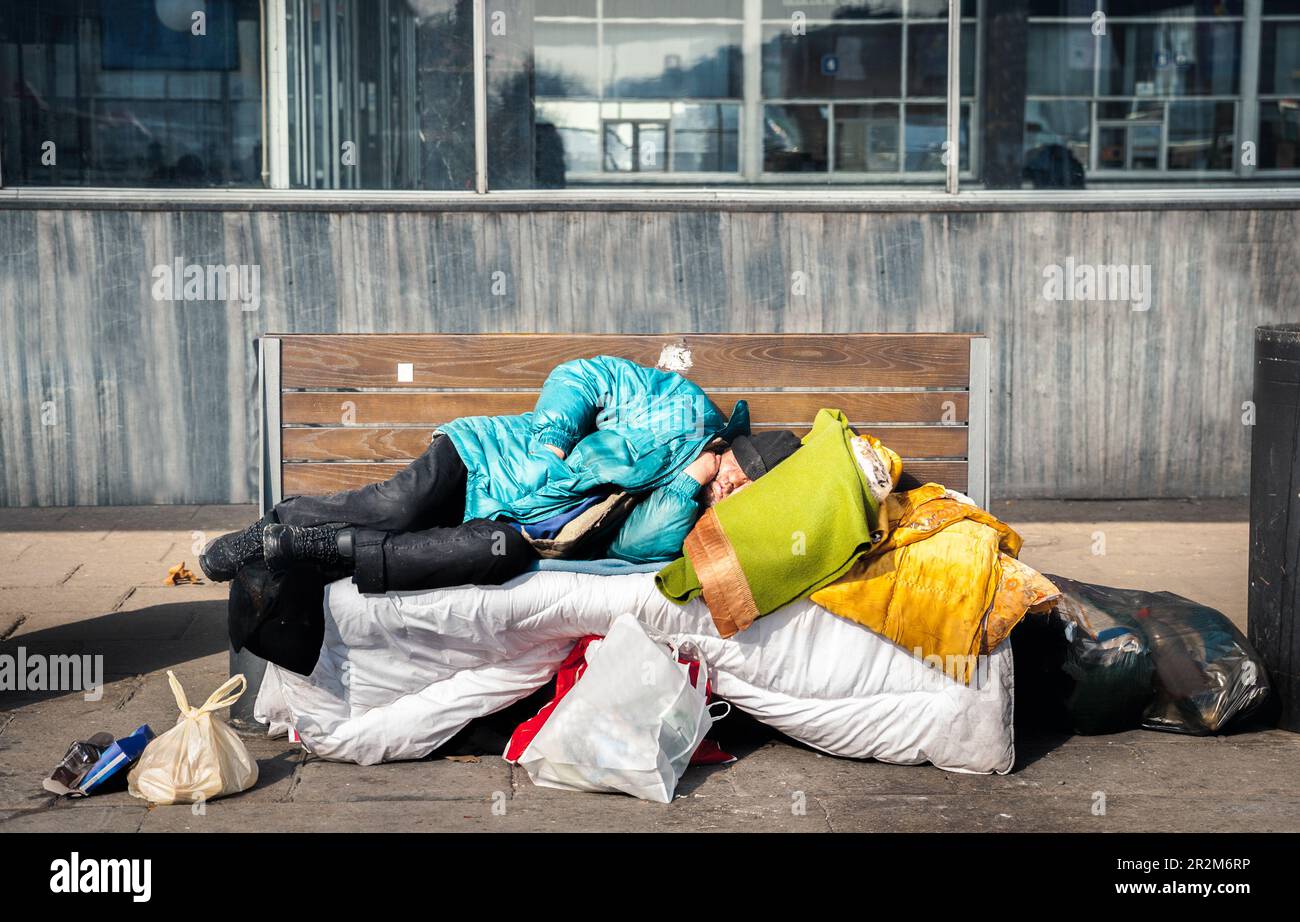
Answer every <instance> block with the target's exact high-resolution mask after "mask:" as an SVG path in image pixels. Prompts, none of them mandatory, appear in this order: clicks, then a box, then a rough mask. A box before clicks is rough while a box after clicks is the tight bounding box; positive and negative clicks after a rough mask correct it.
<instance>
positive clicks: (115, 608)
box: [109, 586, 136, 611]
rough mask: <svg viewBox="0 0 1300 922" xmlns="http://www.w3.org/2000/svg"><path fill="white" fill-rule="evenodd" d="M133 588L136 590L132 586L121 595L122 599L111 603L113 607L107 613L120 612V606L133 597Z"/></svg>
mask: <svg viewBox="0 0 1300 922" xmlns="http://www.w3.org/2000/svg"><path fill="white" fill-rule="evenodd" d="M135 588H136V587H135V586H132V587H131V588H130V589H128V590H127V591H126V592H124V593H122V597H121V598H120V599H118V600H117V601H116V602H114V603H113V607H112V608H110V609H109V611H119V610H121V608H122V606H123V605H125V604H126V600H127V599H129V598H131V596H133V595H135Z"/></svg>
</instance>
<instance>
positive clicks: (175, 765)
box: [127, 669, 257, 804]
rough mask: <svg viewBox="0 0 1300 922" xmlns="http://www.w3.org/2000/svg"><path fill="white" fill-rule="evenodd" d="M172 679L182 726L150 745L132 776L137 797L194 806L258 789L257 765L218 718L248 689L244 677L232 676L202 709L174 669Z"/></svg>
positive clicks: (129, 781)
mask: <svg viewBox="0 0 1300 922" xmlns="http://www.w3.org/2000/svg"><path fill="white" fill-rule="evenodd" d="M167 680H168V681H169V682H171V686H172V694H174V695H175V696H176V706H177V707H179V708H180V709H181V716H180V719H179V720H177V721H176V726H174V727H172V728H171V729H170V730H168V731H167V732H166V733H164V734H163V735H162V736H159V737H158V738H157V739H155V740H154V741H153V742H151V743H150V744H149V745H148V746H146V747H145V750H144V752H142V753H141V754H140V759H139V761H138V762H136V763H135V767H134V768H132V769H131V773H130V774H129V775H127V790H128V791H130V792H131V794H132V796H135V797H140V798H143V799H144V800H148V801H151V802H152V803H155V804H192V803H197V802H199V801H207V800H212V799H214V798H216V797H222V796H224V795H226V794H238V793H239V792H240V791H246V790H248V789H249V788H251V787H252V786H253V785H255V784H256V783H257V763H256V762H255V761H253V759H252V758H250V757H249V755H248V749H247V748H245V746H244V742H243V740H241V739H240V738H239V736H238V735H237V734H236V733H235V731H234V730H232V729H230V727H228V726H227V725H226V722H225V721H224V720H222V719H221V718H220V717H218V716H216V715H215V714H213V711H219V710H221V709H222V708H225V707H230V705H232V704H234V703H235V702H236V701H238V700H239V696H240V695H242V694H243V693H244V689H245V688H247V687H248V682H247V681H246V680H245V679H244V677H243V676H242V675H237V676H231V677H230V678H229V679H228V680H227V681H226V682H224V683H223V684H222V686H221V687H220V688H218V689H217V690H216V691H214V692H213V693H212V695H211V696H210V697H209V698H208V700H207V701H205V702H204V703H203V705H202V707H197V708H193V707H190V702H189V699H187V698H186V697H185V689H183V688H181V683H180V682H179V681H177V679H176V674H175V673H174V672H172V671H171V670H170V669H168V670H167ZM236 687H238V691H235V690H234V689H235V688H236Z"/></svg>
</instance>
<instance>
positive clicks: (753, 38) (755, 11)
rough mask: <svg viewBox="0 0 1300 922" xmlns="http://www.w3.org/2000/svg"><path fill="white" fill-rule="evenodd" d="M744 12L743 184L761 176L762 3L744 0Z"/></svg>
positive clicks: (761, 0)
mask: <svg viewBox="0 0 1300 922" xmlns="http://www.w3.org/2000/svg"><path fill="white" fill-rule="evenodd" d="M744 9H745V23H744V25H743V26H742V27H741V39H740V47H741V50H742V52H743V55H744V56H743V57H742V58H741V67H742V69H743V70H742V73H743V74H744V77H743V80H742V86H743V88H742V90H741V93H742V94H743V95H742V102H741V116H740V131H741V135H740V169H741V171H742V174H743V175H744V177H745V181H746V182H757V181H758V179H759V177H760V176H761V175H762V173H763V100H762V96H763V24H762V19H763V0H745V8H744Z"/></svg>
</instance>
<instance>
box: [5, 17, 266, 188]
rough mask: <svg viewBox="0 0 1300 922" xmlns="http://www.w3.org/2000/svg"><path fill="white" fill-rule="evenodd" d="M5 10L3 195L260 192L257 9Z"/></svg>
mask: <svg viewBox="0 0 1300 922" xmlns="http://www.w3.org/2000/svg"><path fill="white" fill-rule="evenodd" d="M192 6H193V4H189V3H174V2H167V0H157V2H156V0H113V2H108V0H83V2H72V0H62V2H59V0H49V2H43V3H39V4H33V3H30V2H21V0H0V106H2V107H3V108H2V109H0V112H2V114H3V131H2V132H0V135H2V136H3V147H2V149H0V157H2V158H3V161H4V180H5V183H6V184H7V185H77V186H255V185H260V184H261V183H262V143H261V137H262V135H261V92H262V91H261V70H260V69H261V54H260V33H259V23H258V3H257V0H206V2H205V3H204V4H201V6H202V11H203V22H202V26H201V31H202V34H194V31H193V27H194V19H193V12H194V10H193V9H191V7H192Z"/></svg>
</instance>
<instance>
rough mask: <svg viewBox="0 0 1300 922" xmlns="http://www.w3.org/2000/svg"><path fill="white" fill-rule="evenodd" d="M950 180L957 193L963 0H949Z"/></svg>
mask: <svg viewBox="0 0 1300 922" xmlns="http://www.w3.org/2000/svg"><path fill="white" fill-rule="evenodd" d="M947 167H948V182H947V191H948V194H949V195H956V194H957V184H958V175H959V173H960V171H961V0H948V164H947Z"/></svg>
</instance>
